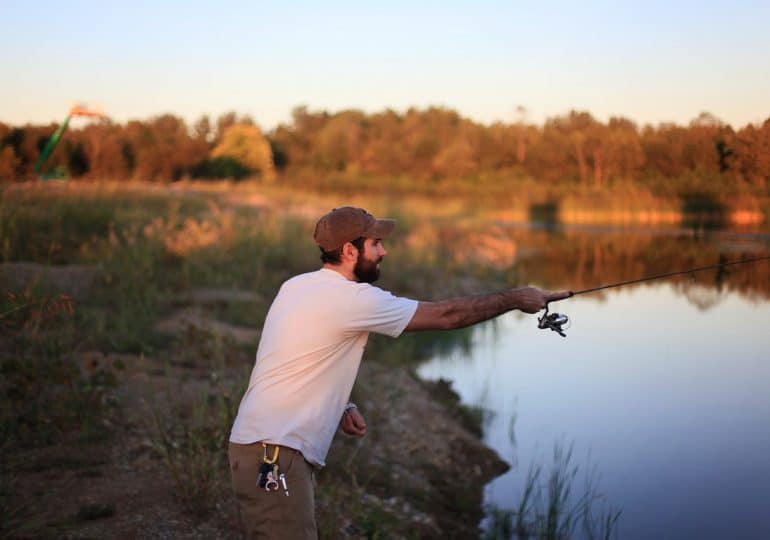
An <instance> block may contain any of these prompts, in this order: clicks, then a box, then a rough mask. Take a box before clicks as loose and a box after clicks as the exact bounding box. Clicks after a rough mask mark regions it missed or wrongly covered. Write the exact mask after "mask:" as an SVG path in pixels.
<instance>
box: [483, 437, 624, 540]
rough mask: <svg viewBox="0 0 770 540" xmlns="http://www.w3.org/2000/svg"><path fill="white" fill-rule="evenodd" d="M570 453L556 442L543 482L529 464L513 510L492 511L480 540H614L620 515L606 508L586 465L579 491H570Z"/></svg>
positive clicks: (570, 448)
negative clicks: (576, 537) (533, 539)
mask: <svg viewBox="0 0 770 540" xmlns="http://www.w3.org/2000/svg"><path fill="white" fill-rule="evenodd" d="M572 454H573V446H572V445H571V444H570V445H566V444H565V443H564V442H563V441H557V442H556V443H555V444H554V448H553V461H552V464H551V469H550V471H549V472H548V474H547V476H545V477H544V474H543V466H542V465H541V464H537V463H532V464H531V465H530V467H529V470H528V472H527V477H526V479H525V481H524V486H523V490H522V494H521V497H520V499H519V503H518V506H517V507H516V508H513V509H502V508H498V507H493V508H491V509H490V510H489V517H490V525H489V526H488V528H487V531H486V534H485V537H486V538H487V539H490V540H492V539H496V540H502V539H506V540H507V539H514V538H515V539H518V540H527V539H530V538H537V539H541V540H565V539H569V538H574V537H575V536H576V535H578V536H579V537H581V538H587V539H588V540H599V539H601V540H610V539H611V538H615V537H617V535H618V523H619V520H620V515H621V511H620V510H618V509H616V508H613V507H611V506H609V505H608V504H607V501H606V497H605V496H604V495H603V494H602V493H601V492H600V491H599V488H598V485H597V481H596V474H595V469H591V468H590V464H589V466H587V469H588V473H587V474H586V483H585V487H584V490H583V492H582V493H579V494H578V493H575V492H574V489H575V483H576V479H577V477H578V467H577V466H576V465H573V455H572ZM597 512H598V513H597ZM578 531H579V532H578Z"/></svg>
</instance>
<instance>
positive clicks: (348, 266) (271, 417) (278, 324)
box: [229, 206, 570, 540]
mask: <svg viewBox="0 0 770 540" xmlns="http://www.w3.org/2000/svg"><path fill="white" fill-rule="evenodd" d="M394 227H395V221H393V220H391V219H376V218H375V217H374V216H372V215H371V214H369V213H368V212H367V211H366V210H364V209H362V208H353V207H350V206H346V207H341V208H335V209H334V210H332V211H331V212H329V213H328V214H326V215H325V216H323V217H322V218H321V219H320V220H319V221H318V223H317V224H316V228H315V233H314V239H315V241H316V243H317V244H318V246H319V247H320V250H321V261H322V263H323V266H322V267H321V268H320V269H319V270H316V271H315V272H309V273H306V274H301V275H299V276H295V277H293V278H291V279H289V280H288V281H286V282H285V283H284V284H283V285H282V286H281V288H280V290H279V291H278V295H277V296H276V298H275V300H274V301H273V304H272V305H271V306H270V310H269V311H268V314H267V318H266V319H265V324H264V327H263V329H262V337H261V339H260V343H259V348H258V350H257V358H256V362H255V364H254V369H253V370H252V373H251V378H250V380H249V386H248V389H247V390H246V393H245V394H244V396H243V399H242V400H241V404H240V407H239V409H238V415H237V417H236V419H235V422H234V424H233V428H232V432H231V434H230V445H229V458H230V471H231V476H232V482H233V489H234V491H235V495H236V498H237V500H238V505H239V509H240V515H241V521H242V524H243V526H244V528H245V529H246V532H247V534H248V536H249V538H286V539H293V540H294V539H305V538H307V539H315V538H317V528H316V522H315V501H314V487H313V471H314V470H315V469H318V468H321V467H323V466H324V461H325V459H326V454H327V452H328V450H329V447H330V446H331V442H332V439H333V437H334V433H335V431H336V430H337V427H338V426H339V427H340V428H341V429H342V431H343V432H345V433H347V434H349V435H353V436H358V437H362V436H364V435H365V434H366V422H365V421H364V418H363V416H361V413H360V412H359V411H358V409H357V408H356V406H355V405H354V404H352V403H348V399H349V397H350V392H351V390H352V388H353V383H354V382H355V379H356V375H357V374H358V367H359V364H360V362H361V357H362V355H363V351H364V347H365V345H366V341H367V339H368V337H369V333H370V332H377V333H379V334H385V335H387V336H391V337H394V338H395V337H398V336H399V335H401V333H402V332H404V331H418V330H450V329H454V328H462V327H464V326H470V325H472V324H476V323H479V322H482V321H486V320H488V319H491V318H493V317H496V316H498V315H500V314H503V313H506V312H508V311H511V310H514V309H519V310H521V311H523V312H525V313H537V312H538V311H540V310H541V309H543V308H545V306H546V304H547V303H548V302H550V301H555V300H561V299H563V298H567V297H568V296H569V295H570V293H569V292H567V291H564V292H547V291H542V290H540V289H536V288H534V287H523V288H515V289H508V290H505V291H501V292H498V293H492V294H486V295H481V296H466V297H459V298H452V299H448V300H443V301H440V302H423V301H417V300H412V299H408V298H402V297H397V296H394V295H393V294H391V293H389V292H386V291H384V290H382V289H380V288H378V287H375V286H373V285H372V283H374V282H375V281H377V279H378V278H379V276H380V264H381V263H382V261H383V259H384V257H385V256H386V255H387V251H386V250H385V246H384V244H383V239H385V238H387V237H388V236H389V235H390V233H391V232H392V231H393V229H394Z"/></svg>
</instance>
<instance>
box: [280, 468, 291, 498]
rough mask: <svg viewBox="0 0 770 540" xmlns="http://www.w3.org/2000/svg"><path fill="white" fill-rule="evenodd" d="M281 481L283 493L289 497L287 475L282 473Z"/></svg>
mask: <svg viewBox="0 0 770 540" xmlns="http://www.w3.org/2000/svg"><path fill="white" fill-rule="evenodd" d="M279 478H280V479H281V484H282V485H283V492H284V493H286V496H287V497H288V496H289V488H288V487H287V486H286V475H285V474H283V473H281V476H279Z"/></svg>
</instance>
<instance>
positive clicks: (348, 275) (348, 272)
mask: <svg viewBox="0 0 770 540" xmlns="http://www.w3.org/2000/svg"><path fill="white" fill-rule="evenodd" d="M323 267H324V268H326V269H327V270H334V271H335V272H337V273H339V274H342V276H343V277H344V278H345V279H348V280H350V281H356V275H355V274H354V273H353V269H352V268H347V267H346V266H345V265H343V264H331V263H324V265H323Z"/></svg>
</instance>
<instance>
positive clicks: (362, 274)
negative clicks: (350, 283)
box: [353, 255, 382, 283]
mask: <svg viewBox="0 0 770 540" xmlns="http://www.w3.org/2000/svg"><path fill="white" fill-rule="evenodd" d="M380 261H382V259H381V258H380V259H377V260H376V261H370V260H368V259H365V258H364V257H363V256H361V255H359V256H358V260H357V261H356V266H355V267H354V268H353V273H354V274H355V276H356V279H357V280H358V282H359V283H374V282H375V281H377V280H378V279H380V269H379V268H377V265H378V264H380Z"/></svg>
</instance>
